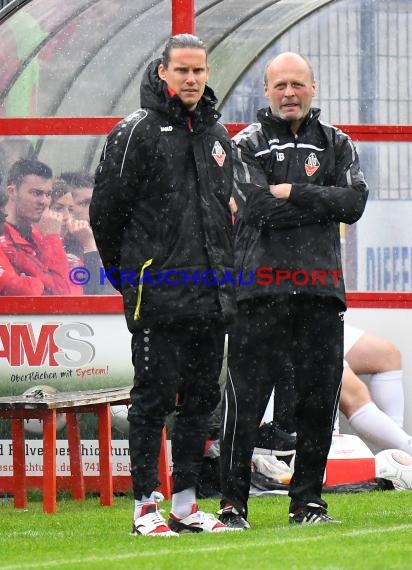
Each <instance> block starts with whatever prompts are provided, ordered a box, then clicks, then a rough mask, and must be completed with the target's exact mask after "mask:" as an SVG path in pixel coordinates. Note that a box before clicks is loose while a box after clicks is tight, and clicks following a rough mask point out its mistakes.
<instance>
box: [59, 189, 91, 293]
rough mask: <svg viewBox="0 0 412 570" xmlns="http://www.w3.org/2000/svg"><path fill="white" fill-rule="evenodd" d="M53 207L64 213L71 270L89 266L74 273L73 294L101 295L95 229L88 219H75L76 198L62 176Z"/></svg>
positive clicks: (64, 240) (64, 236) (65, 241)
mask: <svg viewBox="0 0 412 570" xmlns="http://www.w3.org/2000/svg"><path fill="white" fill-rule="evenodd" d="M50 209H51V210H52V211H53V212H57V213H59V214H61V216H62V225H61V232H60V235H61V237H62V239H63V245H64V249H65V251H66V254H67V258H68V262H69V266H70V269H71V270H72V269H74V268H76V267H85V269H87V273H82V272H79V274H78V279H76V274H75V273H71V274H70V275H71V280H72V287H71V289H72V293H73V294H74V295H81V294H82V293H83V292H84V293H85V294H87V295H99V294H101V290H102V287H101V286H100V285H99V277H100V266H101V262H100V256H99V254H98V251H97V247H96V243H95V241H94V237H93V232H92V229H91V227H90V224H89V222H88V221H87V220H76V219H74V218H73V197H72V193H71V188H70V186H69V185H68V184H67V183H66V182H65V181H64V180H62V179H60V178H57V179H55V180H54V181H53V186H52V194H51V202H50Z"/></svg>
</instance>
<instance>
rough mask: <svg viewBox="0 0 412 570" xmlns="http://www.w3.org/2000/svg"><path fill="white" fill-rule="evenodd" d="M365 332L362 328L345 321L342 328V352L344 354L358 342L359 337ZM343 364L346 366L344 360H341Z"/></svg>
mask: <svg viewBox="0 0 412 570" xmlns="http://www.w3.org/2000/svg"><path fill="white" fill-rule="evenodd" d="M364 333H365V331H364V330H362V329H358V328H356V327H352V326H351V325H348V324H347V323H345V325H344V328H343V354H344V356H346V355H347V354H348V352H349V351H350V349H351V348H352V347H353V346H354V345H355V344H356V343H357V342H358V340H359V339H360V337H361V336H362V335H363V334H364ZM343 366H348V363H347V362H346V360H345V359H344V360H343Z"/></svg>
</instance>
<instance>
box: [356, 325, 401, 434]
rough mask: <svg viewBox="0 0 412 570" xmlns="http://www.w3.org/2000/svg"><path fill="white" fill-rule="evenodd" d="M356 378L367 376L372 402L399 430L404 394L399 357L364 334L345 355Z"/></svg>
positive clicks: (392, 347) (380, 340)
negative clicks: (361, 375)
mask: <svg viewBox="0 0 412 570" xmlns="http://www.w3.org/2000/svg"><path fill="white" fill-rule="evenodd" d="M345 359H346V360H347V362H348V363H349V366H350V367H351V368H352V370H353V371H354V372H355V373H356V374H371V375H372V376H371V379H370V382H369V390H370V395H371V397H372V400H373V401H374V402H375V404H376V405H377V406H378V407H379V408H380V409H381V410H382V411H383V412H385V414H387V415H388V416H390V417H391V418H392V419H393V420H394V421H395V422H396V423H397V424H398V426H400V427H402V426H403V414H404V393H403V382H402V377H403V371H402V356H401V353H400V351H399V349H398V348H397V347H396V346H395V345H394V344H393V343H391V342H389V341H388V340H386V339H383V338H380V337H377V336H374V335H372V334H369V333H364V334H363V335H362V336H361V337H360V338H359V339H358V341H357V342H356V343H355V344H354V345H353V347H352V348H351V349H350V350H349V351H348V352H347V354H346V355H345Z"/></svg>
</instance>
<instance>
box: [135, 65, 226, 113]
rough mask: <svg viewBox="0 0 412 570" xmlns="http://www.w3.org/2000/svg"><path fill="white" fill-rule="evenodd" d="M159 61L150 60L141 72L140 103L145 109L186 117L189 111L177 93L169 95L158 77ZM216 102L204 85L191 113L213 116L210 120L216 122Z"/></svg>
mask: <svg viewBox="0 0 412 570" xmlns="http://www.w3.org/2000/svg"><path fill="white" fill-rule="evenodd" d="M161 61H162V60H161V59H160V58H159V59H155V60H154V61H152V62H151V63H150V64H149V65H148V67H147V68H146V71H145V72H144V74H143V78H142V82H141V85H140V105H141V107H144V108H146V109H153V110H156V111H159V112H162V113H166V114H168V115H172V116H175V117H176V118H179V117H182V116H185V117H186V116H187V115H188V114H189V111H188V110H187V109H186V107H185V106H184V105H183V103H182V102H181V100H180V99H179V97H178V96H177V95H175V96H174V97H171V96H170V95H169V93H168V91H167V84H166V82H165V81H163V79H160V77H159V74H158V72H157V69H158V67H159V64H160V63H161ZM216 103H217V98H216V96H215V94H214V92H213V89H211V88H210V87H209V86H208V85H206V87H205V91H204V93H203V95H202V98H201V99H200V101H199V103H198V105H197V107H196V109H195V110H194V111H193V114H194V115H196V114H197V112H199V111H200V112H201V113H202V115H205V114H206V115H209V116H210V118H211V119H212V117H213V119H214V121H212V122H216V121H217V120H218V119H219V117H220V113H218V111H216V109H215V105H216Z"/></svg>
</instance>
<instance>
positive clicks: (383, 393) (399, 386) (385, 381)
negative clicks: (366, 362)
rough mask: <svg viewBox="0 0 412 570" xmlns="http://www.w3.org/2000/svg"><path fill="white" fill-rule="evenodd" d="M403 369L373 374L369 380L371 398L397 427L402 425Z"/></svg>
mask: <svg viewBox="0 0 412 570" xmlns="http://www.w3.org/2000/svg"><path fill="white" fill-rule="evenodd" d="M402 377H403V370H390V371H388V372H380V373H379V374H373V375H372V376H371V379H370V382H369V390H370V393H371V396H372V400H373V401H374V402H375V404H376V405H377V406H378V408H380V409H381V410H382V411H383V412H385V414H386V415H388V416H389V417H391V418H392V419H393V421H394V422H396V423H397V424H398V426H399V427H403V414H404V395H403V383H402Z"/></svg>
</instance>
